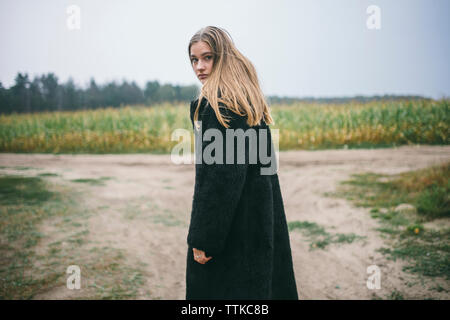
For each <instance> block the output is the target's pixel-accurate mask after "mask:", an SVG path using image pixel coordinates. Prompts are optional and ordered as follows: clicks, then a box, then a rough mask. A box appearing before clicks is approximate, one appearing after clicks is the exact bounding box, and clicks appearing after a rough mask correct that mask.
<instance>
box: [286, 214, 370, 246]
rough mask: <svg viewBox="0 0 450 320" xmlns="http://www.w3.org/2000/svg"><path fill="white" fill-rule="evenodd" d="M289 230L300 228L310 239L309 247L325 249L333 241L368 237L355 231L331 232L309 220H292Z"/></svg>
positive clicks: (350, 241)
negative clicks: (346, 232) (345, 232)
mask: <svg viewBox="0 0 450 320" xmlns="http://www.w3.org/2000/svg"><path fill="white" fill-rule="evenodd" d="M288 229H289V231H292V230H296V229H298V230H300V231H301V232H302V234H303V235H304V236H306V237H307V239H308V241H310V244H309V249H310V250H313V249H325V248H326V247H327V246H328V245H330V244H332V243H352V242H353V241H355V240H360V239H364V238H366V237H365V236H358V235H356V234H354V233H348V234H344V233H335V234H331V233H329V232H327V231H325V229H324V228H323V227H321V226H319V225H318V224H317V223H315V222H309V221H291V222H289V223H288Z"/></svg>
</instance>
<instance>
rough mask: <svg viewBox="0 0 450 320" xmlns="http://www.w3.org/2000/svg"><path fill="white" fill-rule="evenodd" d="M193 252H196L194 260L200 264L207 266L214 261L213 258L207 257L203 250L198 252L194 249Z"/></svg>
mask: <svg viewBox="0 0 450 320" xmlns="http://www.w3.org/2000/svg"><path fill="white" fill-rule="evenodd" d="M192 250H193V251H194V260H195V261H197V262H198V263H200V264H205V263H206V262H208V261H209V260H211V259H212V257H206V256H205V252H204V251H202V250H197V249H195V248H193V249H192Z"/></svg>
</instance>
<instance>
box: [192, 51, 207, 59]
mask: <svg viewBox="0 0 450 320" xmlns="http://www.w3.org/2000/svg"><path fill="white" fill-rule="evenodd" d="M207 54H212V52H209V51H208V52H204V53H202V54H201V56H204V55H207ZM193 57H195V54H191V58H193Z"/></svg>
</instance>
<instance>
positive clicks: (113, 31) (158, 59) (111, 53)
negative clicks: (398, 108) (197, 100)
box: [0, 0, 450, 98]
mask: <svg viewBox="0 0 450 320" xmlns="http://www.w3.org/2000/svg"><path fill="white" fill-rule="evenodd" d="M70 5H77V6H78V7H79V8H80V27H81V28H80V29H79V30H70V29H69V28H68V27H67V20H68V18H69V14H68V13H67V12H66V9H67V8H68V7H69V6H70ZM370 5H376V6H378V7H379V8H380V26H381V28H380V29H378V30H376V29H372V30H371V29H368V27H367V25H366V21H367V20H368V18H369V16H370V14H368V13H367V12H366V9H367V7H369V6H370ZM449 14H450V1H449V0H395V1H393V0H371V1H366V0H339V1H337V0H292V1H287V0H285V1H283V0H271V1H268V0H267V1H263V0H251V1H247V0H226V1H225V0H221V1H216V0H208V1H205V0H203V1H197V0H179V1H178V0H164V1H163V0H158V1H156V0H142V1H138V0H127V1H125V0H122V1H119V0H87V1H77V0H73V1H65V0H34V1H30V0H0V41H1V42H0V44H1V50H0V71H1V72H0V81H1V82H2V84H3V86H5V87H9V86H10V85H12V84H13V82H14V77H15V76H16V74H17V72H27V73H28V74H29V76H30V77H31V78H33V77H34V75H41V74H44V73H48V72H54V73H55V74H56V75H57V76H58V78H59V80H60V82H61V81H62V82H65V81H66V80H67V79H68V78H69V76H72V78H73V79H74V81H75V83H76V84H77V85H79V86H81V87H85V86H86V85H87V83H88V82H89V79H90V77H94V79H95V80H96V81H97V84H103V83H104V82H106V81H112V80H117V81H119V82H121V81H122V80H123V79H125V80H128V81H132V80H134V81H136V82H137V83H138V85H140V86H141V88H143V86H144V84H145V82H146V81H152V80H158V81H159V82H160V83H171V84H174V85H175V84H179V85H190V84H197V85H199V86H200V85H201V83H200V82H199V80H198V79H197V78H196V77H195V74H194V72H193V71H192V69H191V66H190V64H189V59H188V54H187V46H188V43H189V39H190V38H191V36H192V35H193V34H194V33H195V32H196V31H198V30H199V29H200V28H202V27H204V26H207V25H214V26H218V27H222V28H224V29H226V30H227V31H228V32H229V33H230V34H231V36H232V38H233V40H234V42H235V44H236V46H237V48H238V49H239V50H240V51H241V52H242V53H243V54H244V55H245V56H246V57H248V58H249V59H250V61H251V62H252V63H253V64H254V66H255V67H256V70H257V72H258V76H259V80H260V84H261V87H262V89H263V91H264V93H265V94H266V95H281V96H295V97H306V96H308V97H331V96H353V95H375V94H378V95H383V94H411V95H424V96H427V97H432V98H441V97H443V96H446V97H449V96H450V68H449V57H450V50H449V47H450V45H449V39H450V37H449V31H450V19H449Z"/></svg>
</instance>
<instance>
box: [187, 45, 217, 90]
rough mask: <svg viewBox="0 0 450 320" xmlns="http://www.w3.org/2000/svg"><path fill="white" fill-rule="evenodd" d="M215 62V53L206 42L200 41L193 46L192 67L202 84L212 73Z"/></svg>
mask: <svg viewBox="0 0 450 320" xmlns="http://www.w3.org/2000/svg"><path fill="white" fill-rule="evenodd" d="M213 63H214V55H213V53H212V50H211V48H210V46H209V45H208V44H207V43H206V42H203V41H199V42H196V43H194V44H193V45H192V46H191V64H192V69H194V72H195V74H196V75H197V78H198V79H199V80H200V82H201V83H202V84H204V83H205V81H206V79H207V78H208V77H209V75H210V74H211V71H212V68H213Z"/></svg>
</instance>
